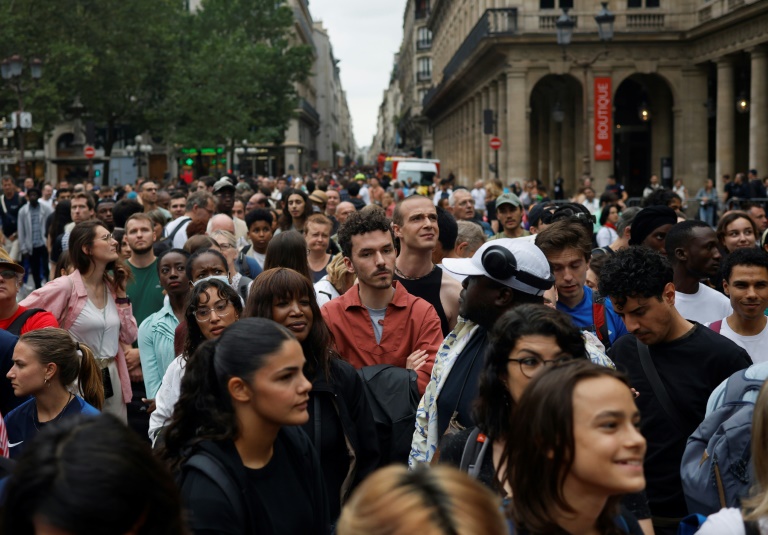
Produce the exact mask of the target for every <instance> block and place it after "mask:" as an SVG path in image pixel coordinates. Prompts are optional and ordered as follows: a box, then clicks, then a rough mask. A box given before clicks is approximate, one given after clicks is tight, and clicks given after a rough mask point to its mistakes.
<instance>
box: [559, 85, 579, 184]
mask: <svg viewBox="0 0 768 535" xmlns="http://www.w3.org/2000/svg"><path fill="white" fill-rule="evenodd" d="M574 98H575V97H574V95H573V94H568V93H566V94H565V98H563V100H562V102H561V103H560V104H561V105H562V106H563V111H564V112H565V118H564V119H563V124H562V126H561V134H560V140H561V142H560V144H561V146H562V149H561V156H560V161H561V167H562V169H561V171H562V174H563V178H564V179H565V193H566V195H573V194H574V193H575V192H576V184H577V180H576V179H577V177H578V174H577V172H576V155H575V153H574V146H573V143H574V136H573V133H574V132H573V131H574V129H575V128H576V122H575V121H574V116H575V110H574V106H573V99H574Z"/></svg>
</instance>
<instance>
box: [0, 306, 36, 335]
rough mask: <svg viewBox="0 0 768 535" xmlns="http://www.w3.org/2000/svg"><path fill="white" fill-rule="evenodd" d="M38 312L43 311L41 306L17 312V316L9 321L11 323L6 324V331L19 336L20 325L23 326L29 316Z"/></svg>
mask: <svg viewBox="0 0 768 535" xmlns="http://www.w3.org/2000/svg"><path fill="white" fill-rule="evenodd" d="M38 312H45V310H43V309H42V308H29V309H27V310H25V311H24V312H22V313H21V314H19V316H18V317H17V318H16V319H15V320H13V321H12V322H11V324H10V325H9V326H8V328H7V329H5V330H6V331H7V332H9V333H11V334H13V335H16V336H19V334H20V333H21V329H22V327H24V324H25V323H26V322H27V320H28V319H29V318H31V317H32V316H34V315H35V314H37V313H38Z"/></svg>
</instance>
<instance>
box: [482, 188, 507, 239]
mask: <svg viewBox="0 0 768 535" xmlns="http://www.w3.org/2000/svg"><path fill="white" fill-rule="evenodd" d="M502 193H504V185H503V184H502V183H501V180H499V179H498V178H496V179H493V180H491V181H489V182H488V183H487V184H486V185H485V214H486V218H487V220H488V223H490V225H491V228H492V229H493V233H494V234H498V232H499V221H498V220H497V219H496V198H497V197H499V195H501V194H502Z"/></svg>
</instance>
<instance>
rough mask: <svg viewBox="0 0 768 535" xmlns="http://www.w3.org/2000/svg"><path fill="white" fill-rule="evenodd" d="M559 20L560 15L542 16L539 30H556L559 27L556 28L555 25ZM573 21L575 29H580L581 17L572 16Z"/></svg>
mask: <svg viewBox="0 0 768 535" xmlns="http://www.w3.org/2000/svg"><path fill="white" fill-rule="evenodd" d="M559 18H560V15H540V16H539V30H554V29H555V28H557V26H555V23H556V22H557V19H559ZM571 20H573V27H574V28H578V27H579V17H578V16H576V15H571Z"/></svg>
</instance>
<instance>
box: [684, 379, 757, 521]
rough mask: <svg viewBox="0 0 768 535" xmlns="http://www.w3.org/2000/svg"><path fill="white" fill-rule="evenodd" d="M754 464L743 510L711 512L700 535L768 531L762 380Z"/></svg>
mask: <svg viewBox="0 0 768 535" xmlns="http://www.w3.org/2000/svg"><path fill="white" fill-rule="evenodd" d="M752 463H753V466H754V473H755V480H756V484H755V486H754V488H753V496H752V498H749V499H745V500H744V501H743V503H742V506H741V509H736V508H734V507H731V508H728V509H722V510H720V511H719V512H717V513H715V514H713V515H710V516H709V518H708V519H707V521H706V522H705V523H704V525H703V526H702V527H701V529H700V530H699V531H698V532H697V533H698V535H746V534H747V533H768V382H766V383H763V387H762V388H761V389H760V395H759V396H757V401H756V402H755V412H754V413H753V414H752Z"/></svg>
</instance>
